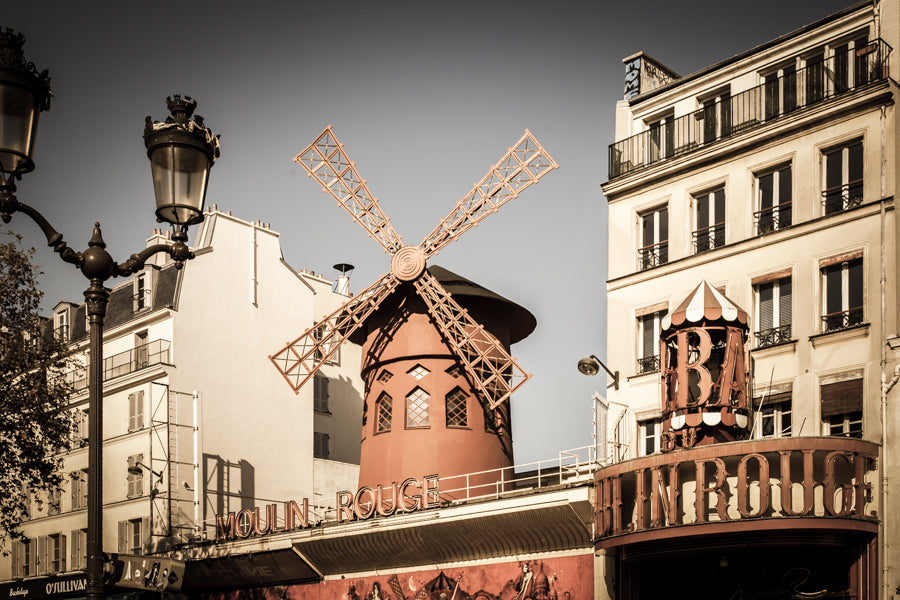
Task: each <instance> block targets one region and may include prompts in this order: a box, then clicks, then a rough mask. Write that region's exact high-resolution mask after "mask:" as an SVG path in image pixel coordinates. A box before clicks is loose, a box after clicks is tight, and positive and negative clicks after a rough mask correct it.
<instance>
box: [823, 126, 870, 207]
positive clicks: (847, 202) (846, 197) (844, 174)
mask: <svg viewBox="0 0 900 600" xmlns="http://www.w3.org/2000/svg"><path fill="white" fill-rule="evenodd" d="M856 146H859V147H860V153H861V162H862V167H861V168H862V173H861V175H860V179H856V180H854V181H850V149H851V148H854V147H856ZM836 152H840V153H841V167H840V170H841V172H840V175H841V183H840V185H841V191H840V195H841V197H840V199H841V210H835V211H832V212H828V203H827V196H825V194H826V192H827V191H828V190H829V187H828V173H829V171H828V157H829V156H831V155H833V154H835V153H836ZM820 161H821V166H820V171H821V177H822V181H821V193H822V196H823V198H822V214H823V215H832V214H839V213H840V212H843V211H846V210H848V209H850V208H852V207H853V206H856V205H857V202H856V199H855V198H854V197H851V193H850V192H851V189H850V187H849V185H850V184H852V183H857V182H859V185H860V186H861V188H862V189H861V190H860V198H859V200H858V203H862V202H863V201H864V199H865V196H864V194H865V189H866V186H865V180H866V145H865V141H864V140H863V138H862V137H856V138H853V139H849V140H847V141H845V142H842V143H840V144H836V145H833V146H829V147H828V148H823V149H822V151H821V153H820ZM845 187H846V189H844V188H845Z"/></svg>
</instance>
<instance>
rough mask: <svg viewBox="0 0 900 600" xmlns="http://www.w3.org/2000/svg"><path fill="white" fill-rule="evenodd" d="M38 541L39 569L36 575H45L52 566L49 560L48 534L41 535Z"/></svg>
mask: <svg viewBox="0 0 900 600" xmlns="http://www.w3.org/2000/svg"><path fill="white" fill-rule="evenodd" d="M37 542H38V544H37V570H36V572H35V575H43V574H44V573H47V572H49V567H50V565H49V562H50V561H48V560H47V536H45V535H42V536H40V537H39V538H38V539H37Z"/></svg>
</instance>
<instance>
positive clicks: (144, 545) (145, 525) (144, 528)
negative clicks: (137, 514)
mask: <svg viewBox="0 0 900 600" xmlns="http://www.w3.org/2000/svg"><path fill="white" fill-rule="evenodd" d="M149 549H150V517H142V518H141V554H143V553H144V552H146V551H147V550H149Z"/></svg>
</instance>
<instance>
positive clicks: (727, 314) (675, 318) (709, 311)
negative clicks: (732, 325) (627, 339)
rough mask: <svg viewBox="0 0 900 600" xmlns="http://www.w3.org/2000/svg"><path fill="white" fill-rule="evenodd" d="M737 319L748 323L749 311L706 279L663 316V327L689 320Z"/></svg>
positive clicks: (692, 321)
mask: <svg viewBox="0 0 900 600" xmlns="http://www.w3.org/2000/svg"><path fill="white" fill-rule="evenodd" d="M704 320H705V321H718V320H723V321H737V322H739V323H742V324H744V325H746V324H747V311H745V310H744V309H742V308H741V307H740V306H738V305H737V304H735V303H734V302H732V301H731V300H729V299H728V298H727V297H726V296H725V294H723V293H722V292H720V291H719V290H717V289H716V288H714V287H712V286H711V285H709V284H708V283H707V282H706V280H705V279H704V280H703V281H701V282H700V284H699V285H698V286H697V287H696V288H694V291H693V292H691V293H690V294H688V296H687V298H685V299H684V301H683V302H682V303H681V304H679V305H678V307H677V308H676V309H675V310H673V311H672V312H671V314H668V315H666V316H665V317H663V320H662V323H661V329H662V330H663V331H666V330H667V329H669V328H670V327H672V326H678V325H681V324H682V323H684V322H685V321H689V322H691V323H697V322H699V321H704Z"/></svg>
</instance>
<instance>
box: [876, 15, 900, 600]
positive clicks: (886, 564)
mask: <svg viewBox="0 0 900 600" xmlns="http://www.w3.org/2000/svg"><path fill="white" fill-rule="evenodd" d="M876 22H877V19H876ZM886 111H887V108H886V107H885V106H882V107H881V165H880V166H881V169H880V170H881V188H880V191H881V199H880V202H879V204H880V209H879V215H880V218H881V274H880V275H881V276H880V287H881V369H880V370H881V452H882V454H883V456H882V457H881V485H880V488H881V502H880V506H879V510H880V513H881V552H880V554H881V557H880V559H881V585H882V597H884V598H888V597H889V593H890V590H889V589H888V588H889V582H888V571H889V570H890V560H889V559H888V552H889V551H890V546H889V544H888V539H887V531H888V528H887V516H888V511H887V499H888V476H887V464H886V463H887V454H886V452H887V447H888V445H887V395H888V392H889V391H890V390H891V388H893V387H894V385H895V384H896V383H897V380H898V379H900V364H898V365H897V366H896V367H895V368H894V377H893V379H892V380H891V381H890V383H888V382H887V375H886V374H885V372H884V371H885V367H887V349H886V346H887V325H886V324H885V316H886V313H887V307H886V305H885V292H886V287H887V269H886V266H885V248H884V242H885V237H886V231H885V218H886V217H885V207H884V202H885V198H884V194H885V166H886V160H887V155H886V153H885V119H886Z"/></svg>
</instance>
